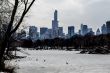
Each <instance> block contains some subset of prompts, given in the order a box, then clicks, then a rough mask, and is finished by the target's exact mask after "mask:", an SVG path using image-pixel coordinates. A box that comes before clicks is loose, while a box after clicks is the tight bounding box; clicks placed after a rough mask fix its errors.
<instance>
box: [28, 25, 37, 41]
mask: <svg viewBox="0 0 110 73" xmlns="http://www.w3.org/2000/svg"><path fill="white" fill-rule="evenodd" d="M29 38H30V39H31V40H32V41H36V40H37V39H38V38H39V33H38V32H37V27H35V26H30V27H29Z"/></svg>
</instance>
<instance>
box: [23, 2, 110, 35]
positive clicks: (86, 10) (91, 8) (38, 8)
mask: <svg viewBox="0 0 110 73" xmlns="http://www.w3.org/2000/svg"><path fill="white" fill-rule="evenodd" d="M55 9H56V10H58V19H59V26H63V27H64V29H65V30H64V32H66V33H67V28H68V26H75V32H77V31H78V30H79V29H80V24H81V23H83V24H86V25H88V26H89V27H92V28H93V30H94V31H96V29H97V28H100V27H101V26H102V24H104V23H105V22H106V21H107V20H110V0H36V2H35V4H34V5H33V7H32V9H31V11H30V13H29V17H28V18H26V20H25V21H26V24H28V25H35V26H37V27H38V28H40V27H48V28H51V24H52V20H53V15H54V14H53V13H54V10H55Z"/></svg>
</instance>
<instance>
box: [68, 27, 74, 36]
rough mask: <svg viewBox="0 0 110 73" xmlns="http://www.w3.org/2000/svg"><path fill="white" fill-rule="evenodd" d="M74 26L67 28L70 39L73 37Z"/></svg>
mask: <svg viewBox="0 0 110 73" xmlns="http://www.w3.org/2000/svg"><path fill="white" fill-rule="evenodd" d="M74 34H75V33H74V26H69V27H68V36H69V37H72V36H73V35H74Z"/></svg>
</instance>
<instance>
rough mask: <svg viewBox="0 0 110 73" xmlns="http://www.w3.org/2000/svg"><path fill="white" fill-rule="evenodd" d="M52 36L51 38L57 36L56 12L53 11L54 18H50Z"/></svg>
mask: <svg viewBox="0 0 110 73" xmlns="http://www.w3.org/2000/svg"><path fill="white" fill-rule="evenodd" d="M52 36H53V38H55V37H58V12H57V10H55V12H54V20H52Z"/></svg>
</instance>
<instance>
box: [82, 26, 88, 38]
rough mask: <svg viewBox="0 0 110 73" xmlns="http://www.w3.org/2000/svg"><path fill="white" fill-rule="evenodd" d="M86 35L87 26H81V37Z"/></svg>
mask: <svg viewBox="0 0 110 73" xmlns="http://www.w3.org/2000/svg"><path fill="white" fill-rule="evenodd" d="M87 33H88V26H87V25H83V24H81V35H83V36H84V35H86V34H87Z"/></svg>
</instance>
